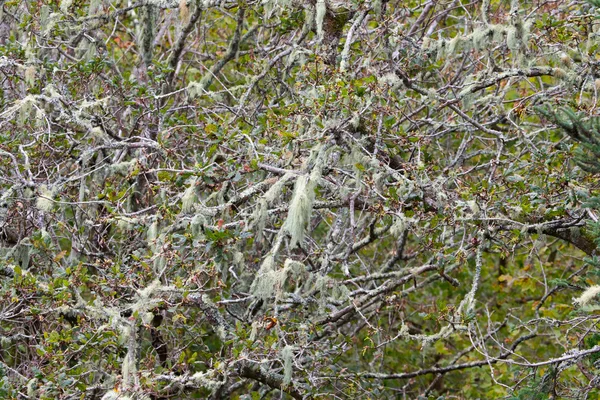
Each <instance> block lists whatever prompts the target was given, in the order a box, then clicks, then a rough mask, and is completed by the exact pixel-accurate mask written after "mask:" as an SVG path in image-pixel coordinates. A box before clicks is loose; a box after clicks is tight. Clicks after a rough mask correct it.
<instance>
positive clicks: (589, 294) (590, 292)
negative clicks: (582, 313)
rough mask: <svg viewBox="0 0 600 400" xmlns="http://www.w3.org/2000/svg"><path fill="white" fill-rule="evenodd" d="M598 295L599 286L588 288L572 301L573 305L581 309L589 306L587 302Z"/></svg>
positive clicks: (599, 291)
mask: <svg viewBox="0 0 600 400" xmlns="http://www.w3.org/2000/svg"><path fill="white" fill-rule="evenodd" d="M598 294H600V286H590V287H589V288H587V289H586V290H585V291H584V292H583V293H582V294H581V296H579V297H578V298H576V299H573V303H574V304H576V305H578V306H580V307H583V306H585V305H587V304H589V302H590V301H592V300H593V299H594V298H595V297H596V296H598Z"/></svg>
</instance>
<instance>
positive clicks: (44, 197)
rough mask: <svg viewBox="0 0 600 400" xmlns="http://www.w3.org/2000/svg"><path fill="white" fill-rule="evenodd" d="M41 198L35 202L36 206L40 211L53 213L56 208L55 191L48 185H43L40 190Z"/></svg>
mask: <svg viewBox="0 0 600 400" xmlns="http://www.w3.org/2000/svg"><path fill="white" fill-rule="evenodd" d="M38 191H39V196H38V197H37V199H36V201H35V206H36V208H37V209H38V210H40V211H45V212H51V211H52V209H53V208H54V201H53V198H54V192H55V191H54V190H51V189H49V188H48V187H47V186H46V185H41V186H40V187H39V188H38Z"/></svg>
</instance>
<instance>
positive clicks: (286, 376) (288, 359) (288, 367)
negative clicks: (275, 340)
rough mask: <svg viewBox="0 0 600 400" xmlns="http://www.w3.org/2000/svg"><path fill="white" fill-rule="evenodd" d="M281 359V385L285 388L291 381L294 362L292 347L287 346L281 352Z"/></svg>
mask: <svg viewBox="0 0 600 400" xmlns="http://www.w3.org/2000/svg"><path fill="white" fill-rule="evenodd" d="M281 358H282V359H283V385H284V386H287V385H289V384H290V382H291V381H292V373H293V368H292V364H293V361H294V347H293V346H290V345H287V346H285V347H284V348H283V350H281Z"/></svg>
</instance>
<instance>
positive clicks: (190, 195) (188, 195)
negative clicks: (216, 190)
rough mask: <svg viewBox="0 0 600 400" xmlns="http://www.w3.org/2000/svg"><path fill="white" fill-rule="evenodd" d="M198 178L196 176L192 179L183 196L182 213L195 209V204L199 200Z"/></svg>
mask: <svg viewBox="0 0 600 400" xmlns="http://www.w3.org/2000/svg"><path fill="white" fill-rule="evenodd" d="M196 185H197V179H196V178H195V177H194V178H192V179H191V180H190V183H189V186H188V188H187V189H186V190H185V192H183V195H182V196H181V213H182V214H188V213H191V212H192V211H193V210H194V205H195V204H196V203H197V202H198V195H197V194H196Z"/></svg>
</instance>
